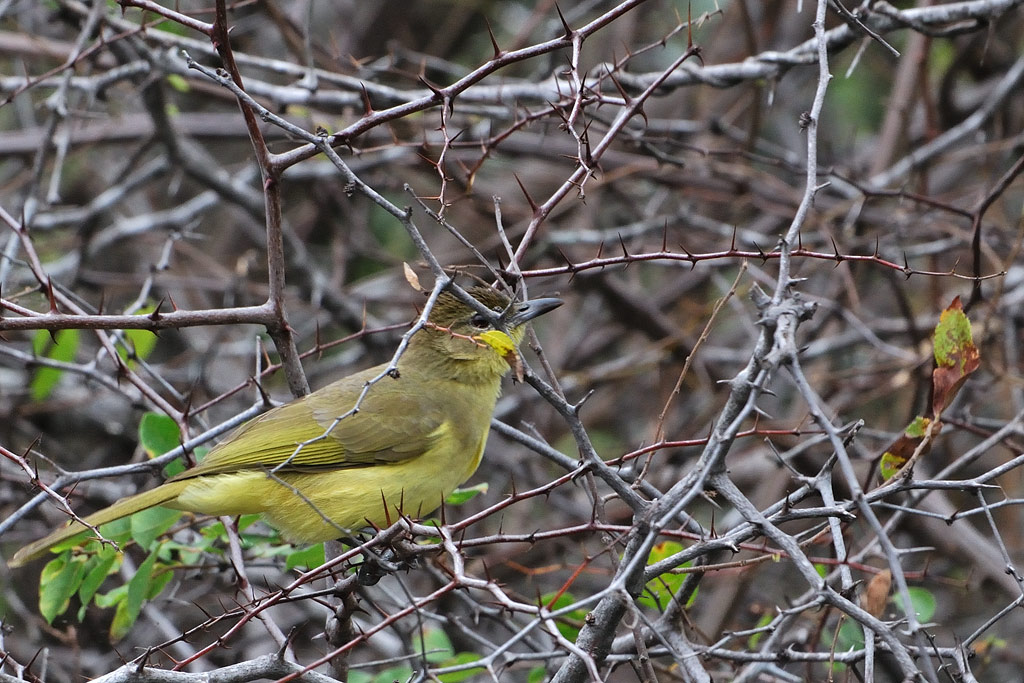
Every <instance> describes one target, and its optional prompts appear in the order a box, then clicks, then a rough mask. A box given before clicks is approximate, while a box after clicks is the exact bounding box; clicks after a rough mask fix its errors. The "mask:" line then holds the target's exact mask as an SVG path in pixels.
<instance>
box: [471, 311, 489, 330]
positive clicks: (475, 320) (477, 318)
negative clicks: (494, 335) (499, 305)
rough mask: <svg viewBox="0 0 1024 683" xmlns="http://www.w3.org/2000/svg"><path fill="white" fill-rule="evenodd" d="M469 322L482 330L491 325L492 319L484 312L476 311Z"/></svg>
mask: <svg viewBox="0 0 1024 683" xmlns="http://www.w3.org/2000/svg"><path fill="white" fill-rule="evenodd" d="M469 324H470V325H472V326H473V327H475V328H477V329H478V330H482V329H484V328H486V327H490V326H491V321H490V320H488V319H487V316H485V315H484V314H483V313H474V314H473V317H472V318H470V319H469Z"/></svg>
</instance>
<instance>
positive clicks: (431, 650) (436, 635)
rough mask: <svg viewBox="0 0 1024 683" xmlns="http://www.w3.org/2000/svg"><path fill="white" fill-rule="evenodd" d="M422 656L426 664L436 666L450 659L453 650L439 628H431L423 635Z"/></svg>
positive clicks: (445, 634)
mask: <svg viewBox="0 0 1024 683" xmlns="http://www.w3.org/2000/svg"><path fill="white" fill-rule="evenodd" d="M423 654H424V658H425V659H426V660H427V661H428V662H430V663H431V664H437V663H438V662H443V661H444V660H446V659H448V658H450V657H452V656H453V655H454V654H455V648H453V647H452V641H451V640H450V639H449V638H448V634H447V633H445V632H444V631H442V630H441V629H439V628H431V629H427V630H426V631H425V632H424V633H423Z"/></svg>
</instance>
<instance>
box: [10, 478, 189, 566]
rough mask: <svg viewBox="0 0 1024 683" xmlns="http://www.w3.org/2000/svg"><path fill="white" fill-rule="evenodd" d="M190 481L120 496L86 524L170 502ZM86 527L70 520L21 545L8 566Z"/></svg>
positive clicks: (35, 555)
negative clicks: (37, 538)
mask: <svg viewBox="0 0 1024 683" xmlns="http://www.w3.org/2000/svg"><path fill="white" fill-rule="evenodd" d="M189 483H191V482H190V481H188V480H181V481H169V482H167V483H165V484H163V485H161V486H158V487H156V488H155V489H151V490H149V491H143V492H142V493H138V494H136V495H134V496H128V497H127V498H122V499H121V500H119V501H117V502H116V503H114V504H113V505H111V506H110V507H106V508H103V509H102V510H99V511H98V512H94V513H92V514H91V515H89V516H88V517H85V518H84V521H85V522H86V524H88V525H90V526H92V527H98V526H100V525H101V524H106V523H107V522H113V521H115V520H118V519H121V518H122V517H128V516H129V515H133V514H135V513H136V512H141V511H142V510H148V509H149V508H151V507H156V506H158V505H164V504H165V503H169V502H171V501H173V500H174V499H175V498H177V497H178V494H180V493H181V492H182V491H183V490H184V489H185V487H186V486H187V485H188V484H189ZM88 528H89V527H88V526H86V525H85V524H82V523H81V522H71V523H70V524H68V525H67V526H64V527H61V528H60V529H57V530H56V531H54V532H53V533H51V534H49V535H48V536H45V537H43V538H41V539H39V540H38V541H34V542H32V543H29V544H28V545H26V546H25V547H24V548H22V549H21V550H19V551H18V552H17V553H15V554H14V557H12V558H11V560H10V562H8V565H9V566H11V567H20V566H22V565H24V564H28V563H29V562H31V561H32V560H35V559H37V558H40V557H42V556H44V555H45V554H46V551H48V550H49V549H50V548H52V547H53V546H55V545H57V544H58V543H61V542H63V541H66V540H67V539H69V538H71V537H72V536H74V535H76V534H80V533H82V532H83V531H85V530H86V529H88Z"/></svg>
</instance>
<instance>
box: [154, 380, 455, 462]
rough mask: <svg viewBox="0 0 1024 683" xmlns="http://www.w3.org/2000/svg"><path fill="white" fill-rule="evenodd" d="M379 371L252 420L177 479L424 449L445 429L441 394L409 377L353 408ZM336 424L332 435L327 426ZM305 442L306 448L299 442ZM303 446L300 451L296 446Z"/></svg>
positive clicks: (391, 456)
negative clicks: (417, 386)
mask: <svg viewBox="0 0 1024 683" xmlns="http://www.w3.org/2000/svg"><path fill="white" fill-rule="evenodd" d="M377 374H379V369H378V368H373V369H371V370H367V371H365V372H362V373H358V374H356V375H353V376H351V377H346V378H345V379H342V380H339V381H338V382H335V383H334V384H330V385H328V386H326V387H324V388H323V389H320V390H319V391H316V392H314V393H312V394H310V395H309V396H306V397H305V398H302V399H299V400H296V401H293V402H291V403H288V404H285V405H283V406H279V407H277V408H274V409H273V410H270V411H268V412H266V413H264V414H263V415H261V416H259V417H257V418H255V419H253V420H250V421H249V422H247V423H245V424H244V425H242V426H241V427H239V428H238V429H236V430H235V431H234V432H232V433H231V434H230V435H229V436H228V437H227V438H226V439H225V440H224V441H223V442H222V443H220V444H219V445H217V446H216V447H214V449H213V450H211V451H210V452H209V453H208V454H207V456H206V457H205V458H204V459H203V461H202V462H200V463H199V464H198V465H197V466H196V467H194V468H192V469H190V470H187V471H185V472H182V473H181V474H179V475H178V476H177V477H175V478H174V479H187V478H192V477H195V476H199V475H208V474H224V473H230V472H237V471H239V470H245V469H262V470H270V469H273V468H275V467H277V466H279V465H281V464H282V463H285V462H286V461H287V464H285V465H284V466H283V467H282V468H281V470H280V471H282V472H297V471H298V472H310V471H318V470H334V469H341V468H346V467H363V466H367V465H372V464H374V463H394V462H400V461H402V460H407V459H410V458H414V457H416V456H418V455H421V454H423V453H425V452H426V451H427V450H429V449H430V448H431V447H432V446H434V445H435V444H436V443H437V442H438V440H439V439H441V438H443V437H444V434H445V416H444V414H443V411H442V408H441V407H440V405H439V404H440V402H441V401H442V400H443V399H442V398H441V397H438V396H435V395H432V394H431V393H430V392H425V391H410V390H409V388H408V383H409V382H408V381H406V382H403V378H399V379H391V378H384V379H383V380H382V381H380V382H378V383H377V384H375V385H373V386H372V387H371V388H370V390H369V393H368V394H367V395H366V397H365V398H364V399H363V401H362V403H361V404H360V407H359V411H358V412H356V413H354V414H350V415H347V416H346V417H344V418H343V419H341V420H340V421H338V423H337V424H336V425H334V427H333V428H332V429H331V425H332V423H333V422H334V421H335V419H336V418H337V417H339V416H341V415H344V414H346V413H348V412H349V411H350V410H352V408H353V406H354V405H355V403H356V401H357V399H358V397H359V394H360V392H361V391H362V388H363V385H364V383H365V382H366V380H367V379H370V378H372V377H374V376H376V375H377ZM328 429H330V433H327V430H328ZM301 443H305V445H303V446H302V448H301V449H298V446H299V444H301ZM297 449H298V450H297Z"/></svg>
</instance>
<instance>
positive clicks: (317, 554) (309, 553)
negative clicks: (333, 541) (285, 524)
mask: <svg viewBox="0 0 1024 683" xmlns="http://www.w3.org/2000/svg"><path fill="white" fill-rule="evenodd" d="M325 559H326V557H325V555H324V544H323V543H317V544H316V545H312V546H310V547H308V548H303V549H302V550H296V551H295V552H293V553H288V557H287V558H286V559H285V563H284V567H285V571H291V570H292V569H295V568H296V567H305V568H306V569H313V568H314V567H319V566H320V565H322V564H323V563H324V561H325Z"/></svg>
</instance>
